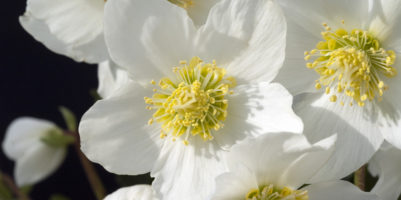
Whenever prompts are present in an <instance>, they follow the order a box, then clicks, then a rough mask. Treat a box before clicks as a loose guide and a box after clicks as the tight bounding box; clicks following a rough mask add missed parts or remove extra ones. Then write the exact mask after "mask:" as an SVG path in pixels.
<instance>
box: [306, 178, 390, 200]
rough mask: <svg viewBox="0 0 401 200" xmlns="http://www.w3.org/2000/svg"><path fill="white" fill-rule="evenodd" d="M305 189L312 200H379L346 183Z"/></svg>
mask: <svg viewBox="0 0 401 200" xmlns="http://www.w3.org/2000/svg"><path fill="white" fill-rule="evenodd" d="M305 189H306V190H308V195H309V199H310V200H323V199H324V200H339V199H341V200H379V198H378V197H377V196H376V195H375V194H373V193H368V192H362V191H361V190H359V189H358V188H357V187H356V186H355V185H352V184H351V183H349V182H346V181H331V182H323V183H316V184H312V185H310V186H307V187H306V188H305ZM383 200H384V199H383Z"/></svg>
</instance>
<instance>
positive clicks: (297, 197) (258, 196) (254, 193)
mask: <svg viewBox="0 0 401 200" xmlns="http://www.w3.org/2000/svg"><path fill="white" fill-rule="evenodd" d="M308 199H309V196H308V191H306V190H292V189H291V188H288V187H284V188H282V189H279V188H276V187H274V185H273V184H270V185H268V186H264V187H260V188H259V189H252V190H251V191H249V192H248V194H246V197H245V200H308Z"/></svg>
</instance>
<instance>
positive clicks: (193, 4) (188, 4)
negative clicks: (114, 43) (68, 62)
mask: <svg viewBox="0 0 401 200" xmlns="http://www.w3.org/2000/svg"><path fill="white" fill-rule="evenodd" d="M165 1H170V2H171V3H174V4H176V5H178V6H180V7H183V8H185V9H186V10H187V11H188V15H189V16H190V17H191V18H192V19H193V20H194V22H195V23H196V24H198V25H201V24H202V23H204V21H205V20H206V17H207V15H208V12H209V10H210V8H211V7H212V6H213V5H214V4H216V3H217V2H218V1H220V0H165ZM106 2H107V0H27V7H26V11H25V13H24V15H23V16H21V17H20V23H21V25H22V26H23V28H24V29H25V30H26V31H27V32H28V33H30V34H31V35H32V36H33V37H34V38H35V39H36V40H38V41H40V42H42V43H43V44H44V45H45V46H46V47H47V48H49V49H50V50H52V51H53V52H55V53H58V54H62V55H65V56H68V57H70V58H72V59H74V60H76V61H78V62H82V61H84V62H88V63H100V62H103V61H106V60H108V53H107V48H106V45H105V43H104V35H103V15H104V5H105V4H106Z"/></svg>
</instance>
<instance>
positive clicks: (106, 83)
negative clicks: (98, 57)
mask: <svg viewBox="0 0 401 200" xmlns="http://www.w3.org/2000/svg"><path fill="white" fill-rule="evenodd" d="M98 79H99V86H98V88H97V93H98V94H99V95H100V96H101V97H102V98H107V97H110V96H111V95H112V94H113V93H114V92H115V91H117V90H118V89H120V87H121V86H123V85H125V84H129V82H131V81H132V78H130V76H129V74H128V73H127V70H125V69H123V68H121V67H119V66H118V65H117V64H115V63H114V62H113V61H104V62H102V63H100V64H99V65H98Z"/></svg>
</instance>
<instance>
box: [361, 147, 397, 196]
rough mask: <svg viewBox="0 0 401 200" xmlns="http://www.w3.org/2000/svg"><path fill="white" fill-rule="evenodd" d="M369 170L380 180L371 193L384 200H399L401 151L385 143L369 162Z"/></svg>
mask: <svg viewBox="0 0 401 200" xmlns="http://www.w3.org/2000/svg"><path fill="white" fill-rule="evenodd" d="M368 169H369V171H370V173H371V174H372V175H374V176H379V180H378V182H377V183H376V185H375V187H374V188H373V189H372V191H371V192H373V193H376V194H377V195H378V196H379V197H380V198H381V199H383V200H397V199H398V198H399V197H400V194H401V173H400V169H401V150H400V149H398V148H395V147H394V146H392V145H390V144H388V143H387V142H384V143H383V145H382V147H381V148H380V150H379V151H377V152H376V154H375V155H374V156H373V158H372V160H371V161H370V162H369V165H368Z"/></svg>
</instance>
